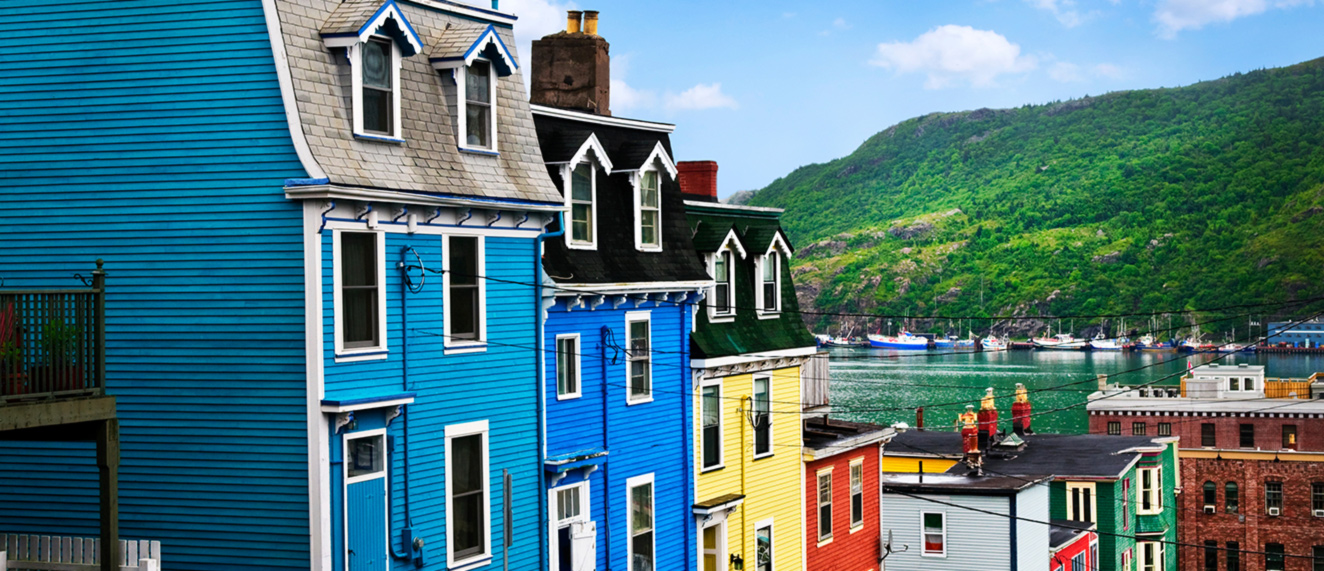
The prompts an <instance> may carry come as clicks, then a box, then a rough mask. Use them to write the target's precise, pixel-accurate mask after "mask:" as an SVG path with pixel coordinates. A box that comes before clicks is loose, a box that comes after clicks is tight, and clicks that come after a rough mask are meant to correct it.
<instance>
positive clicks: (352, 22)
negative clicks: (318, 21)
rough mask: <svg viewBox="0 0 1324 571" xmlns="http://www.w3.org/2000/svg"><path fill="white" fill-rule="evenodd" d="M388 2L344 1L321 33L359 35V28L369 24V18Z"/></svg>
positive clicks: (324, 25) (323, 24) (374, 0)
mask: <svg viewBox="0 0 1324 571" xmlns="http://www.w3.org/2000/svg"><path fill="white" fill-rule="evenodd" d="M386 2H387V0H344V1H343V2H341V3H340V5H339V6H336V9H335V10H334V11H332V12H331V15H330V16H328V17H327V19H326V21H325V22H323V23H322V29H321V33H322V34H323V35H332V34H357V33H358V32H359V28H361V27H363V24H365V23H367V21H368V18H371V17H372V15H373V14H376V13H377V9H378V8H381V7H382V5H383V4H385V3H386Z"/></svg>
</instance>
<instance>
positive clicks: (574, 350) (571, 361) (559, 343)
mask: <svg viewBox="0 0 1324 571" xmlns="http://www.w3.org/2000/svg"><path fill="white" fill-rule="evenodd" d="M579 396H580V392H579V334H578V333H575V334H571V335H557V336H556V398H557V399H572V398H578V397H579Z"/></svg>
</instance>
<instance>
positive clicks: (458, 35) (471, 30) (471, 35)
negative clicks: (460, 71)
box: [428, 22, 504, 59]
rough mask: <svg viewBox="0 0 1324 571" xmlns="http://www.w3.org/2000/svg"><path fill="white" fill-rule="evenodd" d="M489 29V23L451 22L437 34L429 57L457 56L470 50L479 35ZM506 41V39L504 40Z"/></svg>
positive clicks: (429, 51)
mask: <svg viewBox="0 0 1324 571" xmlns="http://www.w3.org/2000/svg"><path fill="white" fill-rule="evenodd" d="M486 29H487V24H478V23H476V22H456V23H452V24H449V25H448V27H447V28H446V29H445V30H443V31H442V32H441V33H440V34H438V35H437V39H436V40H433V41H432V45H431V47H430V49H429V50H428V57H430V58H433V59H437V58H457V57H461V56H463V55H464V52H467V51H469V47H470V46H473V44H474V41H476V40H477V39H478V35H479V34H481V33H483V31H484V30H486ZM503 41H504V40H503Z"/></svg>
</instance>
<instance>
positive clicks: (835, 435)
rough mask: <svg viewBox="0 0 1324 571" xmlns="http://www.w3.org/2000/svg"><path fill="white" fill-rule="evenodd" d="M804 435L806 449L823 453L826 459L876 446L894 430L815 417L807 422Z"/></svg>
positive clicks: (864, 423)
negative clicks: (860, 448) (863, 447)
mask: <svg viewBox="0 0 1324 571" xmlns="http://www.w3.org/2000/svg"><path fill="white" fill-rule="evenodd" d="M803 433H804V434H803V438H804V447H805V448H808V449H810V450H813V451H815V452H818V451H822V452H824V454H822V455H821V456H820V457H826V456H831V455H833V454H837V453H841V452H847V451H850V450H853V449H855V448H859V447H861V446H867V445H871V444H872V445H875V446H876V445H877V444H878V442H879V441H880V440H882V439H884V438H886V437H887V435H888V434H890V433H892V429H890V428H888V427H886V426H881V425H877V424H870V423H867V422H850V421H847V420H838V419H830V418H828V417H814V418H808V419H806V420H805V422H804V431H803Z"/></svg>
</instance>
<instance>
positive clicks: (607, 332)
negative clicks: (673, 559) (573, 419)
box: [580, 325, 629, 571]
mask: <svg viewBox="0 0 1324 571" xmlns="http://www.w3.org/2000/svg"><path fill="white" fill-rule="evenodd" d="M627 334H628V332H627ZM610 336H611V327H609V326H606V325H603V326H602V328H601V329H599V330H598V337H599V339H598V343H599V346H598V350H599V351H600V352H601V353H602V358H601V359H600V360H599V363H601V367H602V449H603V450H606V451H608V452H611V420H610V416H609V415H608V413H607V403H608V402H609V399H608V398H607V340H608V339H609V338H610ZM580 351H581V352H582V351H583V348H582V347H581V348H580ZM626 384H627V386H628V384H629V379H626ZM580 389H581V390H582V389H583V387H580ZM608 464H610V461H604V462H603V463H602V492H601V493H599V494H598V495H599V496H601V497H602V498H603V501H602V537H603V538H605V540H604V541H603V542H602V546H603V548H602V552H603V556H604V560H605V561H606V562H607V569H608V571H610V570H611V495H610V490H611V480H610V479H609V478H610V476H611V467H610V466H608ZM591 509H592V508H590V510H591ZM627 564H628V562H627Z"/></svg>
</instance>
